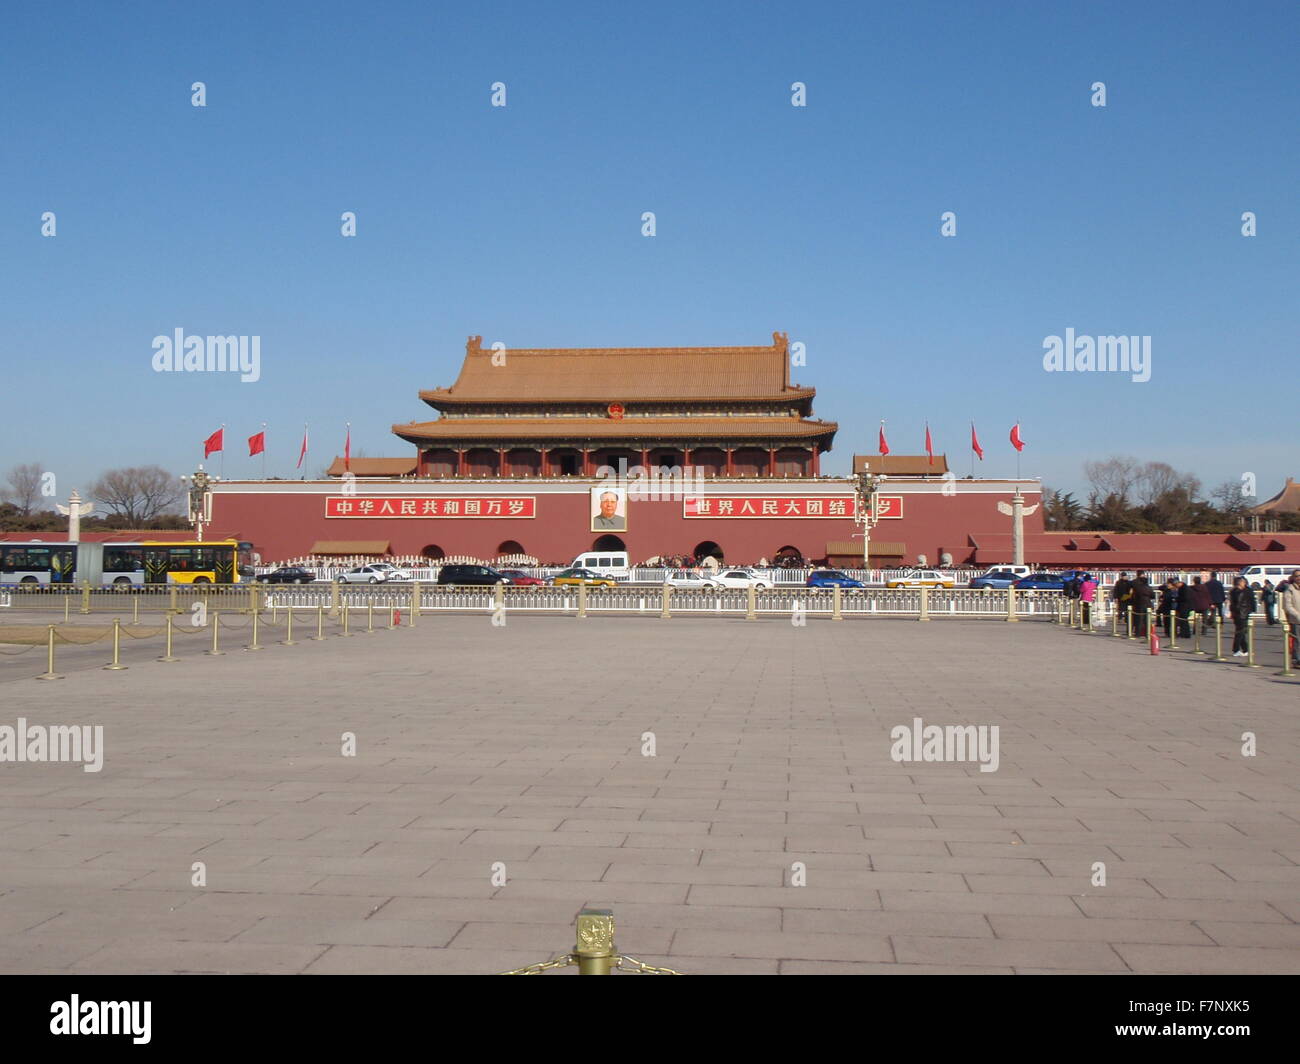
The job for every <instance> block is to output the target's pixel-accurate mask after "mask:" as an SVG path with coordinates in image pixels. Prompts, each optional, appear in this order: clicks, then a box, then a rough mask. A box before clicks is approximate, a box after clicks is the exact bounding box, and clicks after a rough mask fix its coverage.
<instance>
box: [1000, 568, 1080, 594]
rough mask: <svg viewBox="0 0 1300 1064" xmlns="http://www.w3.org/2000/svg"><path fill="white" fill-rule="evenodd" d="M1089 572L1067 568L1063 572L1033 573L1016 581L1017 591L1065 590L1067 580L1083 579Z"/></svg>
mask: <svg viewBox="0 0 1300 1064" xmlns="http://www.w3.org/2000/svg"><path fill="white" fill-rule="evenodd" d="M1087 575H1088V574H1087V573H1086V572H1084V570H1082V569H1067V570H1065V572H1063V573H1033V574H1031V575H1030V576H1027V577H1025V578H1024V579H1023V580H1017V581H1016V590H1017V591H1064V590H1065V582H1066V581H1067V580H1082V579H1083V578H1084V577H1085V576H1087Z"/></svg>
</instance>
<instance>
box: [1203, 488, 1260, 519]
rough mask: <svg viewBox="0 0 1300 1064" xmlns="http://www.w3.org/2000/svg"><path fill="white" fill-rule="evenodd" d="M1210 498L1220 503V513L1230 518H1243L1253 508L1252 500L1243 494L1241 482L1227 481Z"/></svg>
mask: <svg viewBox="0 0 1300 1064" xmlns="http://www.w3.org/2000/svg"><path fill="white" fill-rule="evenodd" d="M1210 498H1211V499H1213V500H1214V501H1215V502H1216V503H1218V506H1219V512H1220V513H1222V514H1223V515H1224V516H1225V517H1230V518H1238V517H1242V516H1243V515H1244V514H1245V513H1246V511H1247V510H1249V509H1250V506H1251V500H1250V499H1249V498H1247V496H1246V495H1244V494H1243V493H1242V490H1241V481H1239V480H1225V481H1224V482H1223V483H1222V484H1220V485H1219V486H1218V487H1217V488H1215V489H1214V490H1213V491H1212V492H1210Z"/></svg>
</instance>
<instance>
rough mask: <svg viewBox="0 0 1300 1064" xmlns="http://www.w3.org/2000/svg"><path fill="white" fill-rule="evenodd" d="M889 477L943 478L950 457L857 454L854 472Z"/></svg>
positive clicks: (854, 458)
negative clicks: (932, 457) (931, 458)
mask: <svg viewBox="0 0 1300 1064" xmlns="http://www.w3.org/2000/svg"><path fill="white" fill-rule="evenodd" d="M864 469H865V470H866V471H867V472H869V473H875V474H877V475H880V474H883V475H885V476H887V477H941V476H943V475H944V474H945V473H946V472H948V456H947V455H946V454H936V455H935V456H934V461H933V462H932V461H930V456H929V455H928V454H886V455H880V454H855V455H854V456H853V472H854V473H861V472H862V471H863V470H864Z"/></svg>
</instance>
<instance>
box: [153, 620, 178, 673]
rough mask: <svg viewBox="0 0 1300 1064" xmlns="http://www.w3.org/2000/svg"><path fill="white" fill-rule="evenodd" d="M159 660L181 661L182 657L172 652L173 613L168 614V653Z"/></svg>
mask: <svg viewBox="0 0 1300 1064" xmlns="http://www.w3.org/2000/svg"><path fill="white" fill-rule="evenodd" d="M158 660H159V661H180V660H181V659H180V658H178V657H176V656H175V655H173V654H172V615H171V614H170V613H169V614H167V653H165V654H164V655H163V656H162V657H161V658H159V659H158Z"/></svg>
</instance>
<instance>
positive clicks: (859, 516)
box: [853, 469, 885, 572]
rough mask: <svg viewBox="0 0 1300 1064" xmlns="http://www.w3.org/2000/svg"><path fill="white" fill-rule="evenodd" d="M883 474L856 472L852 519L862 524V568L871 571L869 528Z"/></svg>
mask: <svg viewBox="0 0 1300 1064" xmlns="http://www.w3.org/2000/svg"><path fill="white" fill-rule="evenodd" d="M884 479H885V477H884V475H883V474H882V475H881V476H878V477H876V476H872V475H871V473H870V472H868V471H867V470H865V469H864V470H862V472H860V473H859V474H858V486H857V493H858V506H857V513H855V514H854V515H853V519H854V520H855V521H857V522H858V523H859V524H860V525H862V568H863V569H864V570H865V571H867V572H870V571H871V529H872V527H873V526H874V525H875V523H876V520H877V517H876V496H877V494H878V493H879V492H880V488H881V481H883V480H884Z"/></svg>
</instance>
